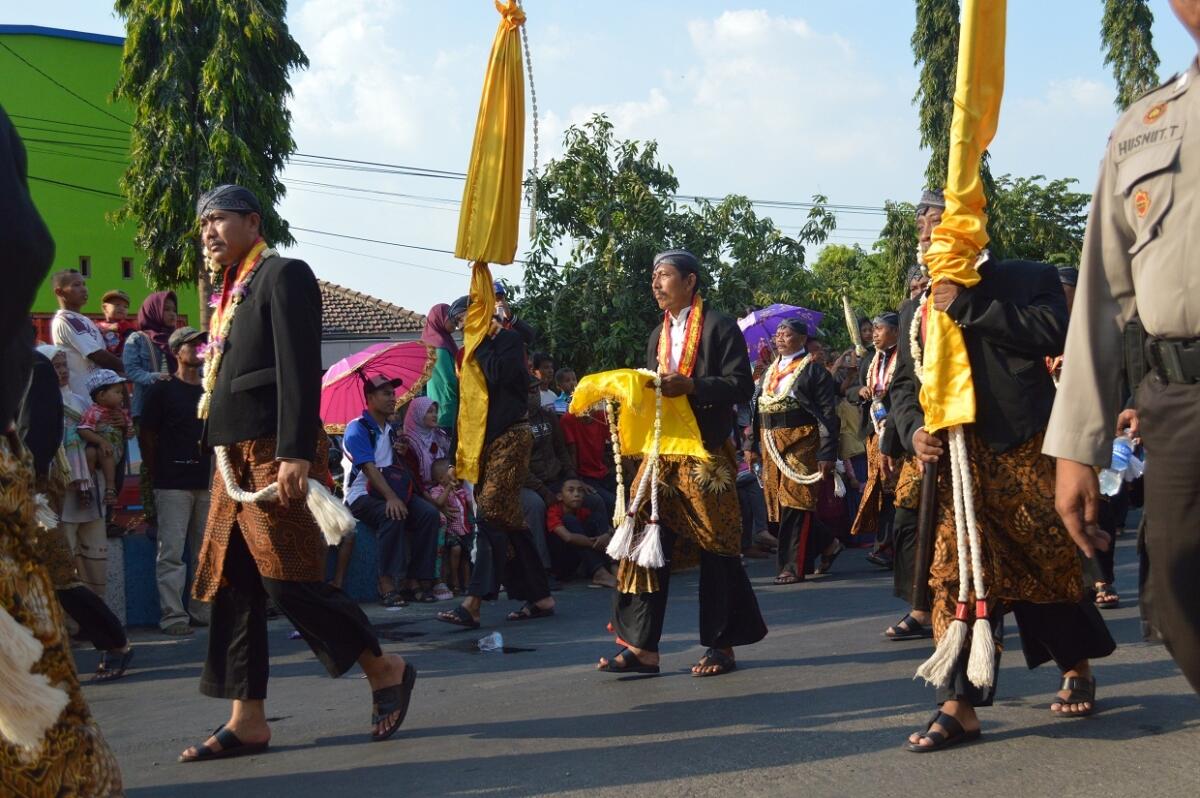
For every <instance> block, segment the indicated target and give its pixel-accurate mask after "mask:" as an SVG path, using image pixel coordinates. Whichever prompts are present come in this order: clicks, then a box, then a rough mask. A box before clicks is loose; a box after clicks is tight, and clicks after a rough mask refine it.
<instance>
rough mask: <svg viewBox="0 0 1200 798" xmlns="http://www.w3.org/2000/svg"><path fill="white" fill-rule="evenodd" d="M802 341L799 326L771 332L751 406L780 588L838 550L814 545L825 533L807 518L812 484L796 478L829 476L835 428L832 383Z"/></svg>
mask: <svg viewBox="0 0 1200 798" xmlns="http://www.w3.org/2000/svg"><path fill="white" fill-rule="evenodd" d="M807 343H808V328H807V326H805V324H804V322H802V321H800V320H798V319H785V320H784V321H783V322H781V323H780V325H779V328H778V329H777V330H776V331H775V350H776V352H778V356H777V357H776V358H775V360H774V361H773V362H772V363H771V365H770V366H768V367H767V370H766V371H765V372H763V375H762V378H761V379H760V380H759V383H758V386H757V388H756V389H755V391H754V400H753V403H752V405H751V407H752V408H753V415H752V421H751V441H752V443H753V445H754V449H755V450H756V451H757V452H759V454H760V456H761V457H762V481H763V492H764V493H765V494H766V498H767V517H768V518H769V519H770V520H771V521H773V522H775V523H777V524H779V554H778V556H779V576H777V577H776V578H775V583H776V584H779V585H790V584H794V583H796V582H801V581H803V580H804V574H805V571H806V570H807V567H806V564H807V563H809V562H811V561H812V560H814V559H815V557H816V553H817V552H820V553H821V562H820V565H819V567H818V569H817V570H818V571H819V572H820V573H824V572H825V571H828V570H829V567H830V566H831V565H833V560H834V558H836V557H837V555H838V554H840V553H841V551H842V544H841V542H840V541H838V540H837V538H833V539H832V540H819V541H817V540H813V538H815V537H817V536H818V534H825V533H826V530H825V527H823V526H822V525H820V524H818V523H817V520H816V518H815V517H814V516H815V513H814V510H816V507H817V489H818V484H817V483H816V482H815V481H814V482H808V481H807V480H806V481H799V479H798V478H803V477H807V478H809V479H813V480H816V477H815V476H814V475H815V474H816V473H817V472H820V473H821V474H823V475H828V474H832V473H833V469H834V464H835V463H836V462H837V453H838V442H839V437H840V436H839V433H840V428H841V422H840V420H839V417H838V415H837V384H836V383H834V381H833V377H831V376H830V375H829V372H828V371H827V370H826V369H825V367H824V366H822V365H821V364H820V363H818V362H816V361H815V359H814V358H813V356H812V355H811V354H809V353H808V351H807ZM822 427H824V428H825V431H826V435H825V436H824V439H822V435H821V428H822Z"/></svg>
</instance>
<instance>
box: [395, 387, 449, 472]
mask: <svg viewBox="0 0 1200 798" xmlns="http://www.w3.org/2000/svg"><path fill="white" fill-rule="evenodd" d="M438 415H439V408H438V403H437V402H435V401H433V400H432V399H430V398H429V397H428V396H418V397H417V398H416V399H413V400H412V402H410V403H409V405H408V410H407V412H405V414H404V437H405V438H406V439H407V440H408V450H409V452H411V453H412V457H411V458H410V460H412V461H414V462H415V464H416V467H417V476H418V477H419V478H420V480H421V486H420V488H419V489H422V492H424V490H423V489H427V488H429V487H432V486H433V485H435V484H436V481H435V480H434V479H433V474H432V469H433V463H434V461H435V460H439V459H441V458H443V457H449V456H450V454H451V452H450V436H449V435H447V434H446V433H445V431H443V430H442V429H441V428H440V427H438Z"/></svg>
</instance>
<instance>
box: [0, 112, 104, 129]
mask: <svg viewBox="0 0 1200 798" xmlns="http://www.w3.org/2000/svg"><path fill="white" fill-rule="evenodd" d="M9 116H10V117H12V118H13V119H29V120H32V121H34V122H48V123H50V124H54V125H69V126H71V127H86V128H91V129H92V130H105V131H108V132H109V133H126V132H127V131H125V130H120V129H118V128H115V127H101V126H100V125H85V124H84V123H82V122H68V121H67V120H65V119H48V118H46V117H44V116H27V115H25V114H9Z"/></svg>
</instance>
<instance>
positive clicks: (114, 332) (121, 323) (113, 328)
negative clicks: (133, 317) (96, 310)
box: [96, 289, 137, 357]
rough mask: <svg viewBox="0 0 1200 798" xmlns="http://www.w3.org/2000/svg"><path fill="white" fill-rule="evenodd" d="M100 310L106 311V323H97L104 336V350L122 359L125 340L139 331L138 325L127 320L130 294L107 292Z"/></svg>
mask: <svg viewBox="0 0 1200 798" xmlns="http://www.w3.org/2000/svg"><path fill="white" fill-rule="evenodd" d="M100 309H101V310H103V311H104V321H98V322H96V327H97V328H98V329H99V330H100V334H101V335H103V336H104V348H105V349H107V350H108V351H109V352H111V353H112V354H114V355H116V356H117V357H120V356H121V351H122V350H123V349H124V348H125V339H126V338H128V337H129V334H130V333H132V332H133V331H134V330H136V329H137V325H136V324H134V323H133V322H132V321H130V320H129V319H128V318H127V316H128V314H129V294H127V293H125V292H124V291H119V290H117V289H113V290H112V291H106V292H105V294H104V296H103V297H101V298H100Z"/></svg>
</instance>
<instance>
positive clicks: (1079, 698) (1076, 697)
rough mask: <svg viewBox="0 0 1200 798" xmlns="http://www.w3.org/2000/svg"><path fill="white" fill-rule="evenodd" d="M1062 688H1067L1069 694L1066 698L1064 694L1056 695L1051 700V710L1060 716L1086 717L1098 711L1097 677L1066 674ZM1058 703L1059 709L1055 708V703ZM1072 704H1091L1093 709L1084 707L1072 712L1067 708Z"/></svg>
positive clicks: (1056, 715)
mask: <svg viewBox="0 0 1200 798" xmlns="http://www.w3.org/2000/svg"><path fill="white" fill-rule="evenodd" d="M1060 689H1062V690H1066V691H1067V692H1068V693H1069V695H1068V696H1067V697H1066V698H1063V697H1062V696H1058V695H1056V696H1054V700H1053V701H1051V702H1050V712H1051V713H1052V714H1053V715H1054V716H1055V717H1058V718H1086V717H1087V716H1088V715H1091V714H1092V713H1093V712H1095V711H1096V677H1095V676H1089V677H1087V678H1086V679H1085V678H1084V677H1082V676H1064V677H1063V681H1062V687H1061V688H1060ZM1055 704H1058V705H1059V707H1060V708H1059V709H1055V708H1054V705H1055ZM1070 704H1091V705H1092V707H1091V709H1084V710H1081V711H1079V712H1071V711H1069V710H1066V709H1065V708H1066V707H1067V706H1068V705H1070Z"/></svg>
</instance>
